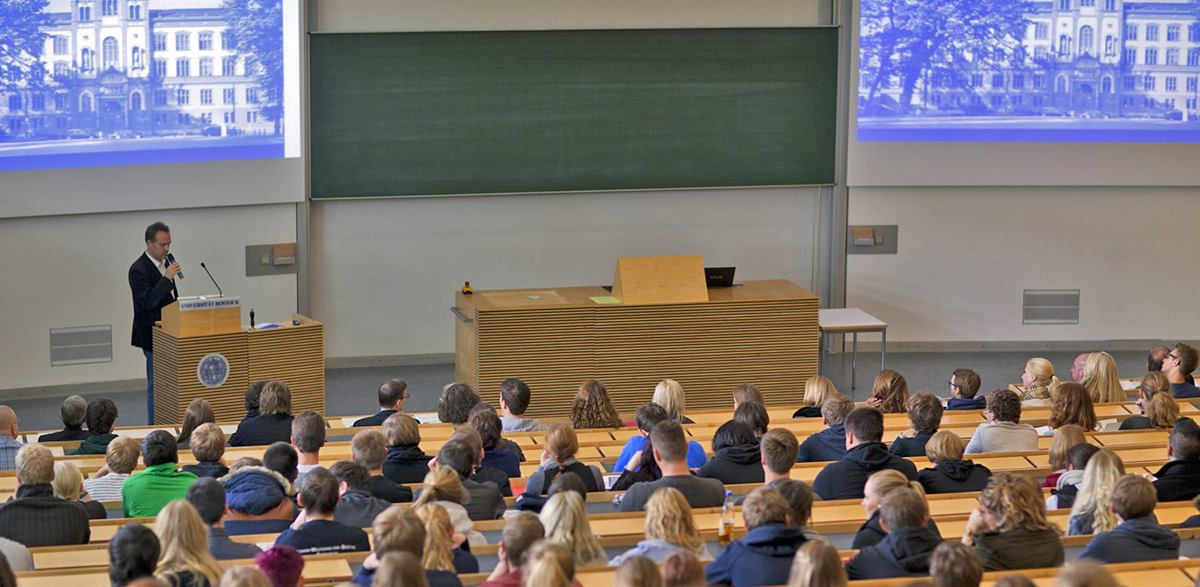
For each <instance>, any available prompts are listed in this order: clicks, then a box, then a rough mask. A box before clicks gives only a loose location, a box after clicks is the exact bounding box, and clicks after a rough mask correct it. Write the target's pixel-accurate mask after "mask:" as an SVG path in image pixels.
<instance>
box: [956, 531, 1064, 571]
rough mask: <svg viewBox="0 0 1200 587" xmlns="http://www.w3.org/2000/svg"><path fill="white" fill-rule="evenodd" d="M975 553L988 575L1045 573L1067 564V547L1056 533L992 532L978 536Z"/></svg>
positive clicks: (976, 537)
mask: <svg viewBox="0 0 1200 587" xmlns="http://www.w3.org/2000/svg"><path fill="white" fill-rule="evenodd" d="M975 552H976V553H977V554H978V555H979V560H980V561H982V562H983V570H985V571H1008V570H1020V569H1041V568H1045V567H1058V566H1062V564H1063V546H1062V541H1061V540H1059V536H1058V532H1055V531H1054V530H1050V529H1047V530H1036V531H1032V532H1031V531H1028V530H1025V529H1023V528H1018V529H1016V530H1010V531H1008V532H988V533H985V534H977V535H976V536H975Z"/></svg>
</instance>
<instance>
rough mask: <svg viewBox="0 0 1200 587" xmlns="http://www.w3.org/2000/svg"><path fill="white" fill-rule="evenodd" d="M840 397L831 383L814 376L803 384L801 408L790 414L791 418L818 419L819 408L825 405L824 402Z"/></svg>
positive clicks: (819, 414) (826, 379)
mask: <svg viewBox="0 0 1200 587" xmlns="http://www.w3.org/2000/svg"><path fill="white" fill-rule="evenodd" d="M839 395H842V394H841V393H838V390H837V388H836V387H834V386H833V382H832V381H830V380H829V379H828V378H826V377H822V376H820V375H814V376H812V377H809V378H808V379H807V380H806V381H805V382H804V399H803V400H802V401H801V406H800V409H799V410H796V413H794V414H792V417H793V418H820V417H821V406H822V405H824V404H825V400H827V399H829V398H831V397H836V396H839Z"/></svg>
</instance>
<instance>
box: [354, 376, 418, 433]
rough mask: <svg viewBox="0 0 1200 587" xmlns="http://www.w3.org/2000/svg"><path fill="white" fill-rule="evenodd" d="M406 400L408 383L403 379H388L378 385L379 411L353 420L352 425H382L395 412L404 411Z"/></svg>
mask: <svg viewBox="0 0 1200 587" xmlns="http://www.w3.org/2000/svg"><path fill="white" fill-rule="evenodd" d="M406 401H408V384H407V383H405V382H404V380H403V379H388V380H387V381H384V382H383V385H380V386H379V413H377V414H375V415H374V416H367V417H366V418H359V419H357V420H355V421H354V426H355V427H359V426H382V425H383V421H384V420H387V419H388V418H390V417H391V416H392V414H395V413H396V412H402V411H404V402H406Z"/></svg>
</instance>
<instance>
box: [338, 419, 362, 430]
mask: <svg viewBox="0 0 1200 587" xmlns="http://www.w3.org/2000/svg"><path fill="white" fill-rule="evenodd" d="M358 420H359V419H358V418H355V417H350V418H342V426H345V427H347V428H353V427H354V423H355V422H357V421H358Z"/></svg>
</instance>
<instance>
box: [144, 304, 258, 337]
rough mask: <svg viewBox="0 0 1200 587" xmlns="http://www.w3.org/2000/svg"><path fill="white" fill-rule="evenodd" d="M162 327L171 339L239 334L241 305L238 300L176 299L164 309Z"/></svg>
mask: <svg viewBox="0 0 1200 587" xmlns="http://www.w3.org/2000/svg"><path fill="white" fill-rule="evenodd" d="M162 328H163V330H164V331H166V332H168V333H170V334H172V335H174V336H203V335H207V334H229V333H232V332H239V331H241V329H242V303H241V300H240V299H239V298H237V297H215V298H210V297H205V296H200V297H188V298H179V300H177V301H176V302H175V303H173V304H171V305H169V306H167V307H165V308H163V310H162Z"/></svg>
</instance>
